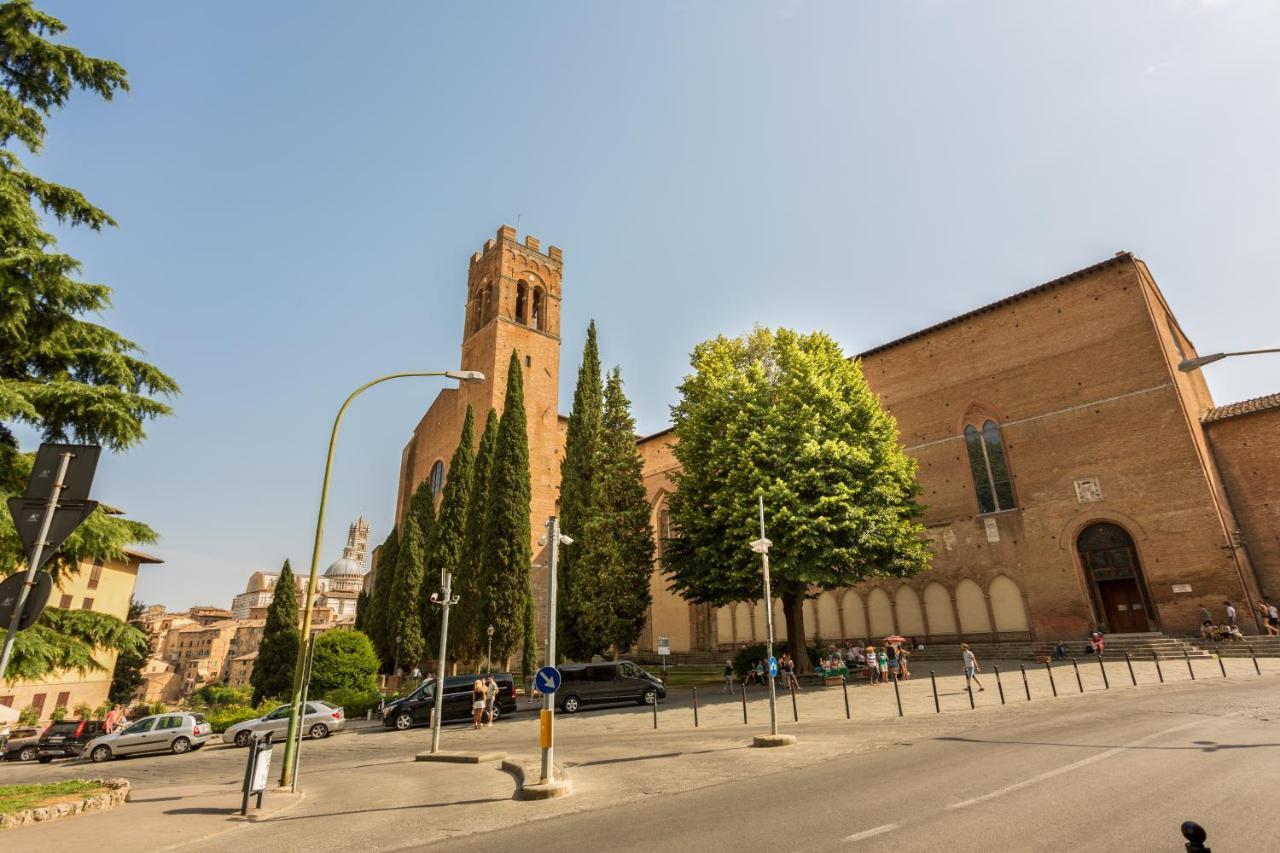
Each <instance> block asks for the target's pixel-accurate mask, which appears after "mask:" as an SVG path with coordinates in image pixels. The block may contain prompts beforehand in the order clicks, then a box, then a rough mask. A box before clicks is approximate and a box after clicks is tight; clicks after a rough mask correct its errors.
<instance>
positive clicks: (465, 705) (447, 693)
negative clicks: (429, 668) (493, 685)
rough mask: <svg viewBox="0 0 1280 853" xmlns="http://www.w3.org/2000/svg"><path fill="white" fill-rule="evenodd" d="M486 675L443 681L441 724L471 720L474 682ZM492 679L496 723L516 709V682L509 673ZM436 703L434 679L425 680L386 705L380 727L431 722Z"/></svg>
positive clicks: (496, 675) (453, 677) (398, 726)
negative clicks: (494, 692) (407, 693)
mask: <svg viewBox="0 0 1280 853" xmlns="http://www.w3.org/2000/svg"><path fill="white" fill-rule="evenodd" d="M487 677H488V676H486V675H481V674H475V673H472V674H470V675H451V676H449V677H448V678H446V679H445V680H444V702H443V705H442V707H441V711H442V712H443V717H442V721H443V722H446V723H448V722H451V721H455V720H468V721H470V720H471V688H472V687H473V686H474V685H475V683H476V679H484V678H487ZM493 680H494V681H496V682H498V700H497V702H495V703H494V709H493V710H494V714H493V718H494V719H495V720H497V719H498V718H499V717H501V716H502V715H503V714H513V713H515V710H516V681H515V678H514V677H512V675H511V673H509V672H495V673H494V674H493ZM435 704H436V680H435V679H434V678H428V679H427V680H426V681H424V682H422V684H421V685H419V687H418V689H417V690H415V691H413V692H412V693H410V694H409V695H408V696H406V697H404V698H403V699H397V700H395V701H394V702H392V703H391V704H390V705H388V706H387V710H386V711H385V712H383V714H382V724H383V725H384V726H386V727H387V728H389V729H399V730H400V731H404V730H405V729H409V728H412V727H414V726H418V725H428V724H430V722H431V711H432V709H433V708H434V707H435Z"/></svg>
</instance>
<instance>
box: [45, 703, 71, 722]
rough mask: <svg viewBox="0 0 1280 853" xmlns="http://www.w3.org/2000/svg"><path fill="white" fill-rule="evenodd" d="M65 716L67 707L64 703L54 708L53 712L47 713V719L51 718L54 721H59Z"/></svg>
mask: <svg viewBox="0 0 1280 853" xmlns="http://www.w3.org/2000/svg"><path fill="white" fill-rule="evenodd" d="M66 718H67V708H66V706H65V705H63V706H61V707H58V708H54V709H53V712H52V713H51V714H49V719H51V720H53V721H54V722H55V723H60V722H62V721H63V720H65V719H66Z"/></svg>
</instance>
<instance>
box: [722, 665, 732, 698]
mask: <svg viewBox="0 0 1280 853" xmlns="http://www.w3.org/2000/svg"><path fill="white" fill-rule="evenodd" d="M720 692H721V693H732V692H733V661H731V660H728V659H726V660H725V662H724V689H722V690H721V691H720Z"/></svg>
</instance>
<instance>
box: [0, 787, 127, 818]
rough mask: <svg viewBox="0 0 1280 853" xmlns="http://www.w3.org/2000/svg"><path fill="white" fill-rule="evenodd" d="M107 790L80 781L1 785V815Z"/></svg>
mask: <svg viewBox="0 0 1280 853" xmlns="http://www.w3.org/2000/svg"><path fill="white" fill-rule="evenodd" d="M105 790H107V788H106V786H104V785H103V784H102V783H100V782H85V781H82V780H80V779H69V780H67V781H65V782H45V783H42V784H34V785H0V814H13V813H14V812H20V811H22V810H23V809H30V808H35V807H38V806H47V805H53V804H55V803H60V802H64V801H66V800H70V799H79V798H80V797H85V796H88V795H90V794H97V793H100V792H102V791H105Z"/></svg>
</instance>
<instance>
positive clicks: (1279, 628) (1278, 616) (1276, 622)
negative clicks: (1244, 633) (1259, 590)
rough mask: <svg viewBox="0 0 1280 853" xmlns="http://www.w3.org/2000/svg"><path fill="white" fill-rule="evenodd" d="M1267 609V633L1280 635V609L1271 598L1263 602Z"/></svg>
mask: <svg viewBox="0 0 1280 853" xmlns="http://www.w3.org/2000/svg"><path fill="white" fill-rule="evenodd" d="M1262 604H1263V606H1264V607H1265V608H1266V609H1267V622H1266V625H1267V633H1268V634H1270V635H1271V636H1273V637H1274V636H1280V609H1277V608H1276V606H1275V605H1274V604H1272V603H1271V600H1270V599H1267V600H1265V601H1263V602H1262Z"/></svg>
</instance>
